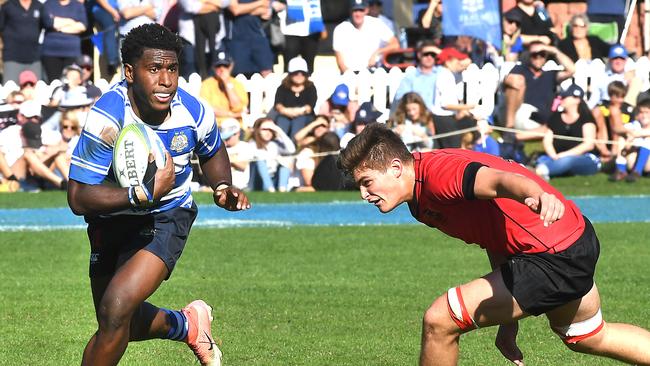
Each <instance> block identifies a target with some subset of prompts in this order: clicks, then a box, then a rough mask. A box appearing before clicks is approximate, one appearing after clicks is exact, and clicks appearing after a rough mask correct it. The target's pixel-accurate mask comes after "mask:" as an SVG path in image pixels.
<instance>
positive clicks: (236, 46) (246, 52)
mask: <svg viewBox="0 0 650 366" xmlns="http://www.w3.org/2000/svg"><path fill="white" fill-rule="evenodd" d="M227 9H228V11H227V12H226V13H225V16H226V19H227V23H226V24H227V26H228V28H227V30H226V48H227V49H228V51H229V52H230V53H231V55H232V58H233V59H234V60H235V68H234V69H233V72H232V73H233V75H237V74H246V75H252V74H254V73H260V74H261V75H262V76H266V75H268V74H270V73H271V69H272V68H273V59H274V56H273V52H272V51H271V45H270V43H269V39H268V38H267V37H266V33H264V30H263V29H262V20H268V19H270V16H271V8H270V2H269V1H268V0H232V1H231V2H230V5H229V6H228V8H227Z"/></svg>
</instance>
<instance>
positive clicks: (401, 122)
mask: <svg viewBox="0 0 650 366" xmlns="http://www.w3.org/2000/svg"><path fill="white" fill-rule="evenodd" d="M389 126H390V127H391V128H392V129H393V131H395V132H396V133H397V134H398V135H399V136H400V137H401V138H402V141H404V144H406V146H407V147H408V148H409V150H410V151H426V150H430V149H431V148H433V140H432V139H431V136H433V135H435V131H436V130H435V127H434V125H433V114H432V113H431V112H430V111H429V110H428V109H427V107H426V105H425V104H424V100H422V97H420V95H419V94H418V93H415V92H409V93H406V94H404V96H403V97H402V99H401V100H400V101H399V104H398V105H397V109H396V110H395V114H394V115H393V117H392V118H391V121H390V122H389Z"/></svg>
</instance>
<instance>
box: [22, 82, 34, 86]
mask: <svg viewBox="0 0 650 366" xmlns="http://www.w3.org/2000/svg"><path fill="white" fill-rule="evenodd" d="M34 85H36V84H34V83H32V82H31V81H29V82H26V83H24V84H23V85H22V86H23V87H26V86H34Z"/></svg>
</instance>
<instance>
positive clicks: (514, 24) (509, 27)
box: [501, 10, 524, 61]
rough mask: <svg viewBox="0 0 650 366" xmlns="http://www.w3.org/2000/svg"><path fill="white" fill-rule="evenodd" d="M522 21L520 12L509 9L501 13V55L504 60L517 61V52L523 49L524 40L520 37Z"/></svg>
mask: <svg viewBox="0 0 650 366" xmlns="http://www.w3.org/2000/svg"><path fill="white" fill-rule="evenodd" d="M522 21H523V15H522V14H521V12H518V11H513V10H510V11H507V12H506V13H505V14H503V21H502V29H503V41H502V42H501V56H502V57H503V59H504V60H505V61H517V60H518V59H519V54H520V53H522V52H523V51H524V40H523V39H522V38H521V22H522Z"/></svg>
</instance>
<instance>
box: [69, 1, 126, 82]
mask: <svg viewBox="0 0 650 366" xmlns="http://www.w3.org/2000/svg"><path fill="white" fill-rule="evenodd" d="M118 8H119V6H118V3H117V0H95V4H94V5H93V7H92V14H93V18H94V19H95V24H96V25H97V30H98V31H99V32H101V34H102V45H103V48H104V55H105V56H106V66H107V67H108V70H107V71H108V76H109V77H108V78H107V79H108V80H111V78H112V77H113V76H114V75H115V73H116V72H117V69H118V68H119V66H120V53H119V41H118V32H117V28H118V25H119V24H120V21H121V20H122V15H120V12H119V10H118ZM79 66H81V65H79Z"/></svg>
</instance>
